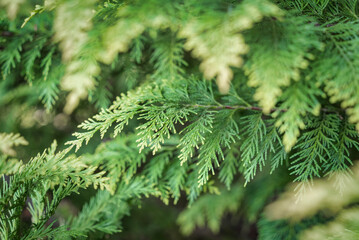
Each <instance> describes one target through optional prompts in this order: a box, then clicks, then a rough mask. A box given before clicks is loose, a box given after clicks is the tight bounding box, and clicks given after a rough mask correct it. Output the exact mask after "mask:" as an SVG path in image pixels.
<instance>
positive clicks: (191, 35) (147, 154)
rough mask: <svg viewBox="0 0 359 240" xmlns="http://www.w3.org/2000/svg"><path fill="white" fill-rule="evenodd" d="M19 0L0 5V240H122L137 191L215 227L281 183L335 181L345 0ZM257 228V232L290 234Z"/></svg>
mask: <svg viewBox="0 0 359 240" xmlns="http://www.w3.org/2000/svg"><path fill="white" fill-rule="evenodd" d="M34 2H36V3H37V4H39V2H38V1H8V0H0V6H4V8H3V9H2V10H1V11H0V69H1V76H2V77H1V80H0V111H1V114H0V132H4V133H1V134H0V174H1V177H2V178H1V180H0V185H1V189H0V238H1V239H24V240H25V239H58V238H62V239H73V238H76V239H78V238H84V239H85V238H88V237H89V236H90V237H89V238H93V239H104V238H109V237H111V236H114V239H116V238H121V237H118V236H121V233H119V231H120V230H121V229H122V228H123V227H122V221H123V219H125V218H126V217H127V216H128V215H130V212H131V209H132V208H133V207H135V206H137V205H139V204H140V201H139V199H141V198H142V197H143V196H145V197H153V198H159V199H160V200H161V201H162V202H164V203H165V204H168V205H170V204H174V205H175V204H177V203H178V204H179V205H180V206H183V205H186V206H187V205H189V206H191V207H190V208H186V209H185V210H183V212H182V213H180V215H179V218H178V223H179V225H180V226H181V231H182V232H183V233H184V234H186V235H189V234H191V233H192V232H193V231H196V230H195V229H196V228H197V227H204V226H205V225H207V226H208V227H209V228H210V229H211V230H212V231H214V232H217V233H220V232H221V231H220V230H221V221H222V219H223V216H224V215H225V214H227V213H230V212H232V213H236V214H239V215H240V219H241V222H243V223H244V224H247V225H248V226H253V225H251V224H253V223H255V222H256V221H258V219H259V218H260V216H261V212H262V209H263V207H264V205H265V204H266V203H267V202H268V201H271V199H273V198H275V197H276V194H277V192H278V191H280V190H281V189H282V188H283V186H284V185H285V184H286V183H288V182H290V181H293V180H294V181H296V182H299V185H298V186H299V187H298V188H297V190H296V191H298V190H299V191H300V192H299V193H300V194H303V193H304V192H305V191H304V190H307V187H310V186H311V183H312V182H313V180H314V179H316V178H320V177H323V176H327V175H328V176H330V177H331V178H334V180H335V185H336V187H338V188H339V189H340V191H343V189H344V187H345V185H346V181H350V179H351V178H350V177H351V171H350V166H351V165H352V164H353V162H354V159H355V158H356V157H357V156H358V150H359V144H358V141H359V134H358V130H359V127H358V126H359V97H358V96H359V94H358V93H359V79H358V76H359V74H358V70H357V69H358V67H359V66H358V65H359V62H358V61H359V60H358V59H359V42H358V39H359V36H358V30H359V29H358V26H359V22H358V20H357V18H358V14H359V5H358V4H359V3H358V2H357V1H356V0H346V1H314V0H295V1H287V0H277V1H274V0H273V1H272V0H241V1H227V0H226V1H220V0H186V1H181V0H175V1H165V0H149V1H138V0H136V1H121V0H111V1H102V0H90V1H82V0H58V1H44V2H43V4H41V5H36V6H35V4H34ZM17 12H19V13H18V15H16V13H17ZM85 119H87V120H85ZM76 125H78V128H79V130H75V127H74V126H76ZM5 132H6V133H5ZM11 132H12V133H11ZM17 132H19V133H21V135H22V136H24V137H20V135H19V134H17ZM72 132H74V133H73V134H72V137H71V133H72ZM25 138H26V139H27V141H26V140H25ZM55 138H57V139H58V142H61V144H60V147H59V150H58V151H57V150H56V148H57V145H56V141H55V142H54V143H53V145H52V146H51V147H50V148H49V149H47V150H45V151H43V150H42V149H44V148H47V147H48V145H49V143H50V142H52V141H53V139H55ZM101 141H102V142H101ZM100 142H101V143H100ZM62 143H64V144H62ZM27 144H28V146H21V145H27ZM14 147H16V148H14ZM15 150H16V151H15ZM37 152H43V153H42V154H38V155H36V153H37ZM15 153H16V154H15ZM34 155H36V157H33V156H34ZM15 156H16V157H17V158H15ZM20 159H21V160H20ZM339 172H340V173H344V175H343V176H346V177H345V178H343V177H340V178H339V177H338V175H337V173H339ZM278 176H279V177H278ZM90 186H93V187H94V189H92V188H90ZM244 186H245V187H244ZM97 187H100V188H101V190H97V189H96V188H97ZM80 189H81V191H80ZM224 189H227V190H224ZM74 193H81V194H80V195H79V196H80V197H82V199H81V200H79V201H80V204H77V203H76V204H77V205H76V207H75V209H76V211H77V210H78V209H80V208H82V210H81V211H80V210H78V211H79V212H78V213H76V211H72V212H71V213H70V214H67V215H66V214H65V213H63V212H61V211H62V210H63V206H62V205H61V204H60V203H64V202H66V201H69V202H71V204H73V205H75V204H74V203H73V202H76V201H77V200H74V199H75V198H76V197H74ZM296 193H298V192H296ZM202 194H204V195H203V196H201V195H202ZM64 198H66V199H64ZM68 199H69V200H68ZM84 199H85V200H84ZM62 200H63V201H62ZM84 202H87V203H86V204H84ZM144 202H145V201H144ZM80 205H81V206H82V207H80ZM177 208H178V207H177ZM241 208H245V211H242V209H241ZM26 214H28V215H30V216H31V220H28V221H27V222H26V221H25V220H24V219H22V217H23V216H24V215H26ZM324 218H325V217H324ZM53 219H56V220H57V221H56V222H53ZM261 219H262V220H261V221H259V222H258V228H259V238H260V239H286V238H287V239H291V238H292V239H296V238H297V235H298V234H299V233H300V232H301V231H302V228H301V224H298V226H297V225H296V226H289V225H288V223H287V222H286V221H269V220H268V219H266V218H265V217H261ZM343 219H344V220H345V221H346V218H345V217H344V218H343ZM344 220H343V221H344ZM311 221H314V222H315V221H319V220H318V219H315V218H311V219H308V222H303V225H305V226H304V227H303V228H306V227H307V226H308V225H307V223H308V224H309V223H310V222H311ZM320 221H321V220H320ZM323 221H324V220H323ZM345 221H344V222H345ZM346 223H347V222H345V224H346ZM247 225H246V226H247ZM244 229H245V227H244ZM293 229H294V230H293ZM124 230H126V229H124ZM247 231H249V230H247ZM343 236H344V235H343Z"/></svg>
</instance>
